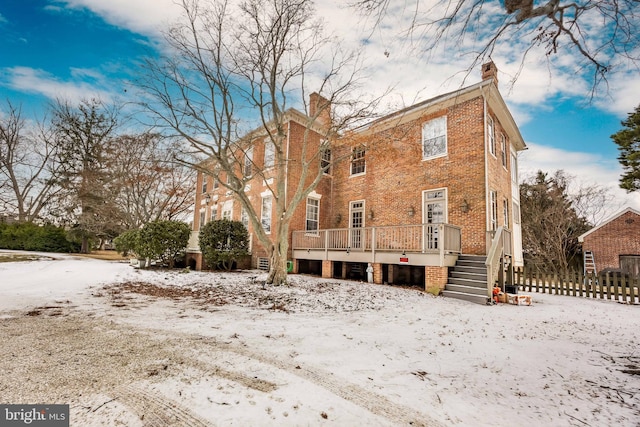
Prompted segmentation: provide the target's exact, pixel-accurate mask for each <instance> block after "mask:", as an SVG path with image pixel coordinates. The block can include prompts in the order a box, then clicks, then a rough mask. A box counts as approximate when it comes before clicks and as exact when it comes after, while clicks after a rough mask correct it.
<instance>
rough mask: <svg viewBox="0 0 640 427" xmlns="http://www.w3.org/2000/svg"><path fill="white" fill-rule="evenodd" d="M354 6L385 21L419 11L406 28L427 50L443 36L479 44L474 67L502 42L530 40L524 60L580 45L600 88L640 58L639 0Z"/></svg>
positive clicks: (464, 0) (370, 0)
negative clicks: (619, 68)
mask: <svg viewBox="0 0 640 427" xmlns="http://www.w3.org/2000/svg"><path fill="white" fill-rule="evenodd" d="M352 5H353V6H355V7H356V8H357V9H359V10H360V11H362V12H364V13H365V14H366V15H367V16H370V17H373V18H374V22H375V25H380V24H382V23H383V22H385V20H386V19H388V18H389V16H388V15H391V14H393V13H395V12H397V11H398V10H399V9H400V10H402V9H408V10H413V19H412V20H411V21H410V23H409V24H408V28H405V29H404V30H406V31H407V32H408V34H409V35H410V36H412V37H414V38H415V39H417V40H418V43H419V44H420V47H421V48H423V49H424V50H425V51H432V50H434V49H435V48H436V47H437V46H438V45H439V44H440V43H441V42H442V41H444V40H445V39H450V40H451V41H453V43H452V45H454V44H455V45H456V46H465V45H467V42H468V41H471V40H474V41H476V40H477V41H478V43H476V44H474V46H479V48H478V50H474V51H471V52H468V53H470V54H471V55H472V57H474V58H475V59H474V62H473V65H471V66H470V67H469V69H474V68H475V67H476V65H477V64H479V63H482V62H484V61H485V60H486V59H487V58H488V57H490V56H491V54H492V53H493V52H494V49H495V48H496V46H497V45H498V44H499V43H501V42H507V43H513V42H514V41H519V42H524V43H525V47H524V52H523V56H522V62H521V67H522V66H523V64H524V59H525V57H526V55H527V54H528V53H529V52H530V50H531V49H532V48H534V47H537V46H540V47H542V48H543V49H544V50H545V53H546V55H547V56H548V57H550V56H553V55H555V54H557V53H558V52H560V51H564V48H568V49H570V50H571V49H575V50H576V51H577V52H579V55H580V56H581V57H582V58H584V59H585V61H586V67H587V68H589V69H591V70H593V82H594V88H595V86H596V85H597V84H598V83H600V82H601V81H602V80H603V79H605V80H606V74H607V73H608V72H609V71H610V70H611V69H612V68H613V67H614V66H616V65H618V64H619V63H620V62H621V61H631V63H633V64H634V66H635V67H637V66H638V62H639V59H640V51H639V50H638V48H637V47H638V45H640V11H639V8H638V1H637V0H579V1H562V0H541V1H539V0H535V1H534V0H505V1H504V2H496V1H492V0H434V1H424V0H423V1H420V0H415V1H410V0H397V1H391V0H354V1H353V2H352Z"/></svg>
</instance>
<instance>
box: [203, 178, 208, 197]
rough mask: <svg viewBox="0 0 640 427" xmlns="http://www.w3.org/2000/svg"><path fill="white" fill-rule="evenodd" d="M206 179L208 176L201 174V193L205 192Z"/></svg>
mask: <svg viewBox="0 0 640 427" xmlns="http://www.w3.org/2000/svg"><path fill="white" fill-rule="evenodd" d="M207 181H208V178H207V176H206V175H202V193H203V194H204V193H206V192H207Z"/></svg>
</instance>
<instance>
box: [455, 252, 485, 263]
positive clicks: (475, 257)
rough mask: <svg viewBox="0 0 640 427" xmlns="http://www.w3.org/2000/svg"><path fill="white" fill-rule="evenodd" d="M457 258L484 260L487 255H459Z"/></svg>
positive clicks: (462, 259) (461, 259)
mask: <svg viewBox="0 0 640 427" xmlns="http://www.w3.org/2000/svg"><path fill="white" fill-rule="evenodd" d="M458 260H460V261H476V262H485V261H486V260H487V257H486V256H485V255H464V254H462V255H459V256H458Z"/></svg>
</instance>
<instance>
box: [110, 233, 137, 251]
mask: <svg viewBox="0 0 640 427" xmlns="http://www.w3.org/2000/svg"><path fill="white" fill-rule="evenodd" d="M139 240H140V230H128V231H125V232H124V233H122V234H120V235H119V236H118V237H116V238H115V239H113V244H114V246H115V247H116V251H118V253H120V254H122V256H127V255H133V256H138V253H137V249H138V241H139Z"/></svg>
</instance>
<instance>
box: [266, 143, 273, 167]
mask: <svg viewBox="0 0 640 427" xmlns="http://www.w3.org/2000/svg"><path fill="white" fill-rule="evenodd" d="M275 161H276V147H275V146H274V145H273V142H271V141H267V142H265V143H264V168H265V169H268V168H272V167H273V165H274V164H275Z"/></svg>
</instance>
